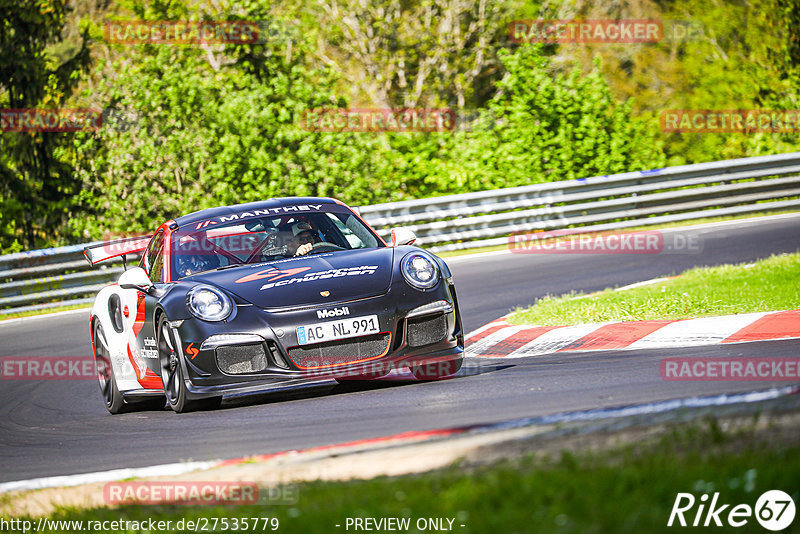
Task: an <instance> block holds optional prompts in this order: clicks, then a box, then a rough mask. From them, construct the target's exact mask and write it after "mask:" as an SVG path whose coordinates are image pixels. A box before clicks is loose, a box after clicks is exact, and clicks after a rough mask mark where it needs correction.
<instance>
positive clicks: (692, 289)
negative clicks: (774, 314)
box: [509, 253, 800, 325]
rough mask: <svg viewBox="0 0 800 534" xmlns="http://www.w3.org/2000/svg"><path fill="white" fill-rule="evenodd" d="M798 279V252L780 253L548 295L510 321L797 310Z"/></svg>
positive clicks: (564, 321)
mask: <svg viewBox="0 0 800 534" xmlns="http://www.w3.org/2000/svg"><path fill="white" fill-rule="evenodd" d="M798 280H800V253H794V254H781V255H778V256H772V257H770V258H768V259H766V260H762V261H759V262H757V263H756V264H755V265H753V266H747V265H745V264H740V265H721V266H718V267H699V268H695V269H690V270H688V271H685V272H684V273H682V274H681V275H680V277H678V278H675V279H672V280H668V281H665V282H660V283H658V284H653V285H649V286H644V287H639V288H634V289H629V290H625V291H613V290H610V289H607V290H605V291H603V292H601V293H598V294H593V295H591V296H584V295H582V294H579V293H572V294H569V295H563V296H560V297H555V296H548V297H545V298H543V299H542V300H540V301H539V302H537V303H536V304H535V305H534V306H532V307H531V308H528V309H527V310H520V311H518V312H517V313H515V314H514V315H512V316H511V317H510V319H509V321H510V322H512V323H514V324H536V325H573V324H582V323H595V322H605V321H637V320H645V319H683V318H687V317H706V316H712V315H731V314H736V313H748V312H759V311H772V310H788V309H796V308H800V283H798ZM576 297H583V298H576Z"/></svg>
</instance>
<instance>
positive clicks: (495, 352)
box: [480, 326, 561, 358]
mask: <svg viewBox="0 0 800 534" xmlns="http://www.w3.org/2000/svg"><path fill="white" fill-rule="evenodd" d="M555 328H561V327H559V326H537V327H534V328H526V329H525V330H520V331H519V332H517V333H515V334H512V335H510V336H509V337H507V338H506V339H504V340H503V341H501V342H499V343H497V344H496V345H492V346H491V348H490V349H489V351H490V352H487V353H485V354H481V355H480V356H481V357H485V358H501V357H503V356H508V355H509V354H511V353H512V352H514V351H515V350H517V349H518V348H520V347H522V346H524V345H527V344H528V343H529V342H531V341H532V340H534V339H536V338H537V337H539V336H541V335H542V334H545V333H547V332H549V331H550V330H553V329H555Z"/></svg>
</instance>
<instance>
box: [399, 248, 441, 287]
mask: <svg viewBox="0 0 800 534" xmlns="http://www.w3.org/2000/svg"><path fill="white" fill-rule="evenodd" d="M400 270H401V271H403V278H405V279H406V282H408V283H409V284H411V285H412V286H414V287H416V288H418V289H430V288H432V287H433V286H435V285H436V283H437V282H438V281H439V267H438V266H437V265H436V260H434V259H433V258H432V257H431V256H430V255H428V254H426V253H424V252H412V253H410V254H408V255H406V257H405V258H403V261H402V263H401V264H400Z"/></svg>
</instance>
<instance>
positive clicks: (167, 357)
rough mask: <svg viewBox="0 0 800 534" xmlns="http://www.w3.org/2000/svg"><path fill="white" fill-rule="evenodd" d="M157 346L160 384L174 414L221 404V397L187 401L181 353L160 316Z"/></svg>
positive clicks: (187, 395)
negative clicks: (176, 348)
mask: <svg viewBox="0 0 800 534" xmlns="http://www.w3.org/2000/svg"><path fill="white" fill-rule="evenodd" d="M156 332H157V334H158V336H157V341H156V342H157V344H158V359H159V362H160V364H161V383H162V384H163V385H164V394H165V395H166V397H167V404H169V407H170V408H172V410H173V411H174V412H175V413H184V412H193V411H196V410H213V409H215V408H218V407H219V405H220V404H221V403H222V397H211V398H208V399H191V400H190V399H189V390H188V389H187V388H186V380H185V377H184V374H183V365H182V362H181V358H182V356H181V353H180V352H177V351H176V350H175V347H174V340H173V338H172V336H171V331H170V327H169V323H168V321H167V318H166V316H164V315H162V316H161V319H159V321H158V330H156Z"/></svg>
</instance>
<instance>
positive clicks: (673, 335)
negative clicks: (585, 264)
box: [465, 310, 800, 358]
mask: <svg viewBox="0 0 800 534" xmlns="http://www.w3.org/2000/svg"><path fill="white" fill-rule="evenodd" d="M506 317H507V316H506ZM506 317H501V318H500V319H498V320H496V321H492V322H491V323H489V324H487V325H485V326H483V327H481V328H479V329H477V330H475V331H473V332H471V333H470V334H468V336H467V339H466V345H467V348H466V350H465V354H466V355H467V356H474V357H480V358H521V357H525V356H534V355H537V354H549V353H553V352H568V351H588V350H620V349H651V348H668V347H690V346H695V345H713V344H717V343H742V342H747V341H765V340H775V339H792V338H800V310H787V311H779V312H759V313H744V314H740V315H724V316H720V317H705V318H701V319H681V320H672V321H628V322H616V323H594V324H584V325H577V326H531V325H512V324H510V323H508V321H507V320H506Z"/></svg>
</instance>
